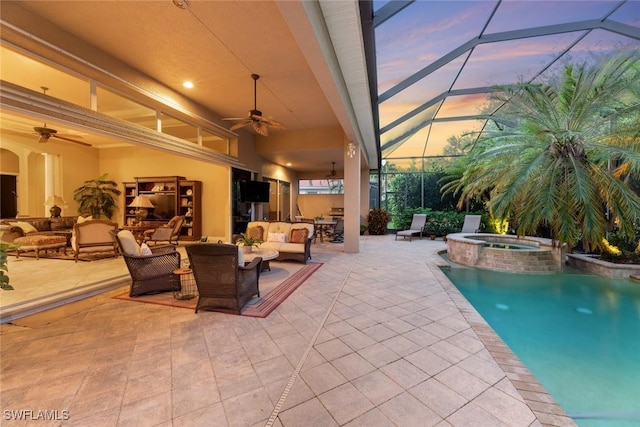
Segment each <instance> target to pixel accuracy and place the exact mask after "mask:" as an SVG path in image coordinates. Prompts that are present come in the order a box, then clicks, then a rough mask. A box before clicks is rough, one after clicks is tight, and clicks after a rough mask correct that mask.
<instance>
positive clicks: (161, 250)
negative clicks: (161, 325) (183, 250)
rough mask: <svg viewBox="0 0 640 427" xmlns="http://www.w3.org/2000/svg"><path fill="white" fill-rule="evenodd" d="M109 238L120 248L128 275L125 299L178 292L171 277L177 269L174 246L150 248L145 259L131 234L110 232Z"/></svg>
mask: <svg viewBox="0 0 640 427" xmlns="http://www.w3.org/2000/svg"><path fill="white" fill-rule="evenodd" d="M110 234H111V237H112V239H113V241H114V242H116V243H117V244H118V246H119V247H120V251H121V252H122V257H123V258H124V262H125V263H126V265H127V269H129V274H130V275H131V279H132V281H131V288H130V290H129V296H131V297H135V296H138V295H145V294H155V293H160V292H169V291H178V290H180V277H179V276H177V275H175V274H173V271H174V270H175V269H177V268H180V252H178V251H176V247H175V246H173V245H159V246H154V247H153V248H151V254H150V255H145V254H143V253H142V252H141V249H140V246H138V242H136V239H135V237H134V236H133V234H132V233H131V231H128V230H122V231H111V233H110Z"/></svg>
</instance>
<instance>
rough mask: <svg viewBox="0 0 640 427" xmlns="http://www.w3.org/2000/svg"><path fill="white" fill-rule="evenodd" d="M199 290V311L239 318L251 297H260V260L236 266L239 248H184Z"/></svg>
mask: <svg viewBox="0 0 640 427" xmlns="http://www.w3.org/2000/svg"><path fill="white" fill-rule="evenodd" d="M186 250H187V255H188V256H189V263H190V264H191V269H192V270H193V275H194V277H195V280H196V286H197V287H198V303H197V304H196V313H197V312H198V310H200V309H203V310H214V311H223V312H231V313H235V314H240V313H241V312H242V307H244V305H245V304H246V303H247V302H248V301H249V300H250V299H251V298H252V297H253V296H254V295H257V296H260V290H259V288H258V280H259V279H260V268H261V264H262V258H259V257H258V258H255V259H254V260H253V261H251V263H249V264H248V265H246V266H240V265H238V247H237V246H235V245H231V244H223V243H216V244H214V243H200V244H196V245H189V246H187V247H186Z"/></svg>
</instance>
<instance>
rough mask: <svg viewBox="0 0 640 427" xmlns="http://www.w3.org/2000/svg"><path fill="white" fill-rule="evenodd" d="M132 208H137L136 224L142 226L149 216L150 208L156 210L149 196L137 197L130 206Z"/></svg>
mask: <svg viewBox="0 0 640 427" xmlns="http://www.w3.org/2000/svg"><path fill="white" fill-rule="evenodd" d="M129 207H130V208H136V222H137V223H138V224H140V223H141V222H142V220H143V219H145V218H146V217H147V215H148V214H149V210H148V209H149V208H154V207H155V206H153V203H151V199H149V197H148V196H136V198H135V199H133V202H131V204H130V205H129Z"/></svg>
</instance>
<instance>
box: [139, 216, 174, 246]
mask: <svg viewBox="0 0 640 427" xmlns="http://www.w3.org/2000/svg"><path fill="white" fill-rule="evenodd" d="M183 223H184V216H181V215H177V216H174V217H173V218H171V220H170V221H169V222H168V223H166V224H163V225H161V226H159V227H158V228H155V229H153V230H146V231H145V232H144V241H145V242H154V243H157V242H169V243H172V244H175V245H177V244H178V239H179V238H180V230H181V229H182V224H183Z"/></svg>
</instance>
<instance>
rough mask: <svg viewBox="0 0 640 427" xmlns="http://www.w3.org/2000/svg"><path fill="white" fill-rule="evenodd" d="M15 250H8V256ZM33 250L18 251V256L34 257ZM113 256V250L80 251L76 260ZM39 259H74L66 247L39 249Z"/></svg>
mask: <svg viewBox="0 0 640 427" xmlns="http://www.w3.org/2000/svg"><path fill="white" fill-rule="evenodd" d="M15 255H16V252H15V251H12V252H9V256H10V257H12V258H15ZM35 257H36V253H35V251H29V252H20V258H35ZM105 258H114V255H113V252H95V253H81V254H80V255H79V256H78V261H97V260H99V259H105ZM40 259H61V260H67V261H75V258H74V255H73V250H72V249H71V248H67V253H66V254H65V253H64V252H62V251H60V252H56V251H54V250H49V251H47V252H46V253H45V251H43V250H40Z"/></svg>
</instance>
